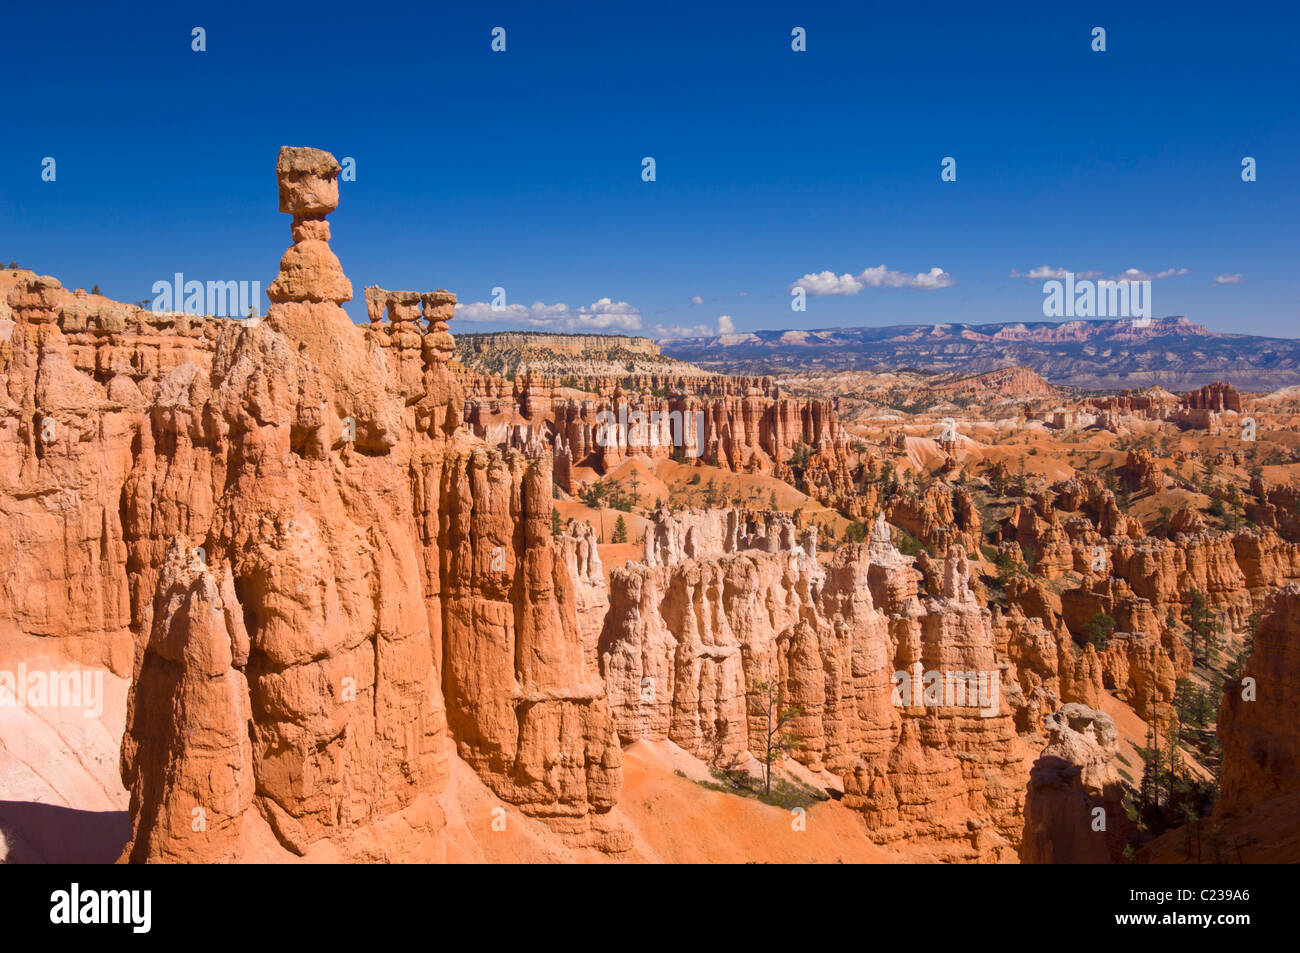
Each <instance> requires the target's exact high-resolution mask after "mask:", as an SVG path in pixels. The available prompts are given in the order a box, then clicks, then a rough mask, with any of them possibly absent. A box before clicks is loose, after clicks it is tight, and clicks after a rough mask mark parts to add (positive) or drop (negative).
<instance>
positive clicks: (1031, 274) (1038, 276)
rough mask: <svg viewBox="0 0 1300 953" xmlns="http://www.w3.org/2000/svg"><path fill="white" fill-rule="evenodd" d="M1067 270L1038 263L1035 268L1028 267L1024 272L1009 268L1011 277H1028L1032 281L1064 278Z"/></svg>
mask: <svg viewBox="0 0 1300 953" xmlns="http://www.w3.org/2000/svg"><path fill="white" fill-rule="evenodd" d="M1068 274H1069V272H1068V271H1067V270H1066V269H1064V268H1053V267H1051V266H1050V265H1039V266H1038V267H1037V268H1030V269H1029V270H1028V271H1026V272H1020V271H1017V270H1016V269H1015V268H1012V269H1011V274H1010V275H1009V276H1008V277H1011V278H1029V279H1030V280H1032V281H1043V280H1046V279H1048V278H1057V279H1062V280H1063V279H1064V278H1065V277H1066V275H1068Z"/></svg>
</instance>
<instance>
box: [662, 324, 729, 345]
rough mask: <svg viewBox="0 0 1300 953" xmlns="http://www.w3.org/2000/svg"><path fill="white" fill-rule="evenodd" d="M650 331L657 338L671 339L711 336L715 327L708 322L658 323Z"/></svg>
mask: <svg viewBox="0 0 1300 953" xmlns="http://www.w3.org/2000/svg"><path fill="white" fill-rule="evenodd" d="M650 333H651V334H652V335H653V336H654V338H655V339H656V340H660V341H671V340H675V339H677V338H711V337H713V336H714V330H713V328H711V327H709V326H708V325H707V324H695V325H692V326H690V327H683V326H682V325H680V324H656V325H655V326H654V327H653V328H651V329H650Z"/></svg>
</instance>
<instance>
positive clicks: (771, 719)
mask: <svg viewBox="0 0 1300 953" xmlns="http://www.w3.org/2000/svg"><path fill="white" fill-rule="evenodd" d="M754 688H755V690H756V691H757V693H758V699H759V704H760V705H761V706H762V713H763V715H764V717H765V718H766V719H767V729H766V734H765V735H764V739H763V750H762V751H761V752H760V757H761V760H762V762H763V793H764V794H771V793H772V765H773V764H775V763H776V762H777V761H780V760H781V759H782V758H784V757H785V756H786V755H787V754H789V753H790V752H791V751H793V750H795V749H796V748H798V747H799V740H798V739H797V738H796V737H795V736H794V734H792V733H791V732H790V731H789V727H790V725H791V723H792V722H793V721H794V720H795V719H796V718H798V717H799V715H800V714H802V709H800V708H797V707H796V708H787V707H785V690H784V689H782V688H781V686H780V685H779V684H778V683H777V682H776V681H774V680H771V679H767V680H764V681H761V682H759V683H758V684H757V685H755V686H754Z"/></svg>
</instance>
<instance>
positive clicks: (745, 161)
mask: <svg viewBox="0 0 1300 953" xmlns="http://www.w3.org/2000/svg"><path fill="white" fill-rule="evenodd" d="M465 6H466V7H469V6H470V5H465ZM473 6H474V9H469V10H467V11H466V12H455V11H449V10H442V9H438V8H437V7H435V6H433V5H430V6H428V7H425V8H422V9H402V8H401V7H398V6H392V7H388V6H385V5H383V4H380V3H365V4H356V3H348V4H331V3H328V2H325V3H316V4H312V5H308V6H301V5H293V6H285V5H272V4H266V3H262V4H258V5H250V6H247V7H243V6H238V5H232V4H226V3H222V4H197V5H186V4H177V5H175V6H174V7H173V6H159V7H157V8H156V9H152V10H151V9H150V8H149V7H148V6H147V5H141V6H139V7H137V8H135V9H134V10H131V11H129V12H127V11H124V10H119V9H116V8H115V5H108V4H97V5H93V6H87V7H85V8H84V9H78V8H77V7H76V6H75V5H73V6H69V5H54V4H39V5H38V4H22V5H18V6H14V7H13V8H12V9H10V10H7V11H6V34H7V37H8V39H7V42H6V50H5V55H4V56H3V57H0V88H3V89H4V90H5V92H6V96H5V107H6V108H5V109H3V110H0V141H3V143H4V144H5V148H4V149H3V150H0V259H3V260H4V262H8V261H9V260H10V259H16V260H17V261H18V263H19V264H21V265H23V266H26V267H31V268H34V269H36V270H37V271H39V272H42V273H48V274H53V275H55V276H56V277H58V278H59V279H60V280H62V281H63V282H64V284H65V285H67V286H69V287H77V286H81V287H87V288H88V287H90V286H91V285H92V284H96V283H97V284H98V285H99V286H100V288H101V290H102V291H103V292H104V293H105V294H108V295H110V296H112V297H115V298H118V299H121V300H126V301H134V300H138V299H143V298H151V297H152V293H151V288H152V285H153V283H154V282H155V281H158V280H160V279H170V278H171V276H172V274H173V273H174V272H176V271H182V272H184V273H185V275H186V277H187V278H197V279H199V280H250V281H260V282H261V283H262V288H263V289H265V287H266V286H267V285H268V284H269V283H270V281H271V280H272V279H273V278H274V277H275V273H276V269H277V264H278V261H279V257H280V255H281V254H282V253H283V252H284V250H285V248H286V247H287V246H288V243H289V218H288V216H285V215H282V214H280V213H278V212H277V211H276V189H275V177H274V166H275V156H276V152H277V150H278V149H279V147H280V146H281V145H312V146H318V147H320V148H324V149H328V150H330V151H331V152H333V153H334V154H335V155H336V156H338V157H340V158H342V157H344V156H351V157H353V158H354V159H355V160H356V173H357V177H356V181H355V182H344V183H342V184H341V193H342V195H341V203H340V207H339V209H338V210H337V211H336V212H335V213H334V214H333V215H331V217H330V221H331V223H332V227H333V236H334V237H333V242H332V244H333V247H334V250H335V252H336V253H337V254H338V256H339V258H340V260H341V261H342V263H343V267H344V270H345V271H346V272H347V274H348V276H349V277H350V278H351V279H352V283H353V286H354V289H355V291H356V292H357V295H358V297H359V295H360V290H361V287H362V286H363V285H366V284H379V285H382V286H384V287H388V288H408V289H414V290H421V291H423V290H430V289H433V288H436V287H446V288H450V289H451V290H453V291H456V292H457V293H458V294H459V296H460V300H461V302H462V304H463V305H465V306H466V307H464V308H462V311H461V314H460V315H459V316H458V320H457V322H456V323H454V324H453V331H456V330H459V331H468V330H471V329H474V330H497V329H500V328H502V327H506V326H515V327H554V328H556V329H558V330H579V329H584V328H590V329H593V330H609V331H629V332H634V333H648V334H652V335H655V336H662V335H664V334H665V333H671V332H672V330H673V329H675V328H681V329H701V330H703V329H707V330H709V331H710V332H711V331H714V330H716V329H717V328H718V327H719V320H720V318H721V317H722V316H724V315H725V316H727V318H729V321H724V322H723V325H724V329H725V328H726V327H733V328H734V329H736V330H749V329H757V328H786V327H832V326H852V325H879V324H891V323H911V322H935V321H940V322H948V321H968V322H985V321H1017V320H1042V319H1043V318H1042V301H1043V290H1042V280H1041V279H1038V280H1035V279H1029V278H1013V277H1010V275H1011V274H1012V273H1013V272H1016V273H1020V274H1027V273H1029V272H1030V271H1031V270H1032V269H1035V268H1040V267H1042V266H1047V267H1049V268H1052V269H1058V268H1064V269H1069V270H1071V271H1075V272H1091V271H1096V272H1098V273H1099V274H1100V276H1101V277H1110V276H1112V275H1118V274H1120V273H1122V272H1124V271H1125V270H1127V269H1130V268H1135V269H1138V270H1140V271H1144V272H1148V273H1151V274H1156V273H1159V272H1164V271H1174V272H1182V270H1183V269H1186V271H1185V273H1177V274H1174V275H1171V276H1169V277H1165V278H1157V279H1155V280H1154V286H1153V292H1152V296H1153V301H1154V313H1155V315H1156V316H1163V315H1169V314H1185V315H1187V316H1188V317H1190V318H1192V319H1193V320H1196V321H1199V322H1203V323H1205V324H1207V325H1208V326H1209V327H1210V328H1211V329H1212V330H1220V331H1249V332H1252V333H1260V334H1271V335H1277V336H1283V337H1297V336H1300V327H1298V324H1297V318H1298V317H1300V313H1298V312H1300V309H1298V308H1297V304H1296V302H1297V301H1298V300H1300V280H1298V279H1297V269H1296V267H1295V264H1296V259H1297V250H1298V249H1297V244H1298V243H1297V228H1296V222H1297V221H1298V220H1300V201H1298V198H1300V188H1298V187H1297V178H1296V176H1297V173H1296V169H1295V162H1296V160H1297V157H1300V123H1297V118H1296V116H1297V108H1296V107H1297V92H1300V82H1297V76H1296V69H1295V65H1294V64H1295V62H1296V57H1295V54H1294V50H1293V44H1294V42H1295V36H1296V27H1297V25H1300V14H1297V13H1296V12H1295V10H1294V4H1292V5H1290V6H1289V7H1288V5H1283V4H1278V5H1268V4H1233V5H1231V6H1225V5H1222V4H1217V5H1214V6H1213V7H1211V6H1210V5H1208V4H1196V3H1190V4H1170V5H1167V6H1161V7H1149V8H1147V11H1146V12H1139V11H1134V10H1132V9H1131V7H1132V5H1131V4H1125V5H1121V4H1116V5H1104V4H1083V5H1074V6H1068V7H1067V8H1064V9H1056V8H1055V7H1056V5H1052V6H1051V7H1049V6H1047V5H1042V4H1034V5H1024V6H1023V7H1017V6H1014V5H1000V6H1002V8H1001V9H1000V10H998V11H997V12H993V13H990V12H988V11H987V10H986V9H982V7H985V6H988V5H975V4H970V5H942V4H940V5H933V4H909V5H898V6H897V7H893V6H891V7H890V8H888V9H882V8H881V7H880V5H875V4H864V3H853V4H843V5H820V4H819V5H816V6H815V7H814V6H812V5H809V4H794V3H787V4H753V3H751V4H743V5H741V4H735V5H730V9H722V8H714V7H712V6H711V5H705V4H698V3H696V4H671V3H661V2H655V3H650V4H619V5H617V9H603V8H601V7H585V6H582V5H559V4H537V3H520V4H488V5H482V6H480V5H473ZM611 6H612V5H611ZM194 26H202V27H203V28H204V29H205V30H206V31H207V37H206V40H207V50H206V51H205V52H202V53H198V52H194V51H192V50H191V28H192V27H194ZM497 26H500V27H503V28H505V30H506V51H505V52H504V53H494V52H493V51H492V50H491V48H490V44H491V40H492V37H491V31H492V29H493V28H494V27H497ZM796 26H801V27H804V28H805V29H806V31H807V51H806V52H801V53H796V52H793V51H792V50H791V30H792V28H794V27H796ZM1095 26H1102V27H1104V28H1105V29H1106V31H1107V34H1106V44H1107V50H1106V52H1104V53H1095V52H1093V51H1092V49H1091V43H1092V37H1091V31H1092V28H1093V27H1095ZM46 156H50V157H54V158H55V160H56V162H57V178H56V180H55V181H54V182H43V181H42V180H41V163H42V159H43V158H44V157H46ZM645 156H653V157H654V158H655V161H656V176H657V178H656V181H654V182H644V181H642V178H641V170H642V158H643V157H645ZM945 156H951V157H954V158H955V159H956V160H957V181H956V182H942V181H941V179H940V171H941V170H940V163H941V160H942V158H943V157H945ZM1243 156H1253V157H1255V159H1256V161H1257V169H1258V180H1257V181H1255V182H1252V183H1244V182H1242V181H1241V160H1242V157H1243ZM882 265H883V266H884V270H883V271H880V270H876V271H868V269H879V266H882ZM936 268H937V269H940V272H941V274H942V276H944V277H942V278H940V279H939V280H938V281H934V280H929V281H927V280H925V279H920V280H918V279H915V278H914V277H913V276H916V275H923V276H928V275H930V274H931V273H932V269H936ZM826 271H830V272H832V273H833V275H834V276H835V277H836V280H835V282H834V284H835V285H836V286H837V287H838V288H839V290H842V291H845V290H852V289H853V287H854V286H855V285H861V288H860V290H858V291H857V292H856V293H853V294H823V295H816V296H813V297H810V298H809V299H808V310H807V311H806V312H805V313H802V314H796V313H792V312H791V309H790V293H789V288H790V286H791V285H792V284H794V283H796V282H798V281H799V280H800V279H801V278H803V276H805V275H809V274H820V273H822V272H826ZM864 273H865V275H864ZM844 275H848V276H851V280H849V281H843V280H841V279H840V277H839V276H844ZM1221 276H1223V277H1221ZM1232 276H1237V277H1235V278H1234V277H1232ZM1216 279H1219V283H1217V284H1216ZM924 284H931V285H933V284H939V285H946V286H944V287H931V288H921V287H911V286H912V285H924ZM498 286H500V287H503V288H505V290H506V302H507V303H508V304H509V305H511V306H515V308H514V309H513V310H512V311H511V312H509V313H508V316H509V317H510V318H511V319H512V320H511V322H510V323H509V324H507V323H506V322H503V321H501V320H487V321H482V322H474V321H470V320H468V318H471V317H476V316H477V317H486V318H489V319H493V318H497V317H498V316H499V315H500V313H499V312H497V313H494V312H491V311H490V310H489V309H487V308H485V307H481V308H478V309H475V308H473V307H471V306H472V305H473V304H474V303H475V302H487V301H489V300H490V299H491V296H492V289H493V288H494V287H498ZM827 287H829V285H827ZM605 299H608V302H607V303H605V304H601V302H602V301H604V300H605ZM535 304H540V305H542V307H534V305H535ZM561 306H563V307H561ZM347 307H348V310H349V312H350V313H351V314H352V315H353V317H354V319H357V320H360V319H362V318H363V316H364V307H363V306H362V305H361V303H360V301H358V300H354V301H353V302H352V303H350V304H349V305H348V306H347Z"/></svg>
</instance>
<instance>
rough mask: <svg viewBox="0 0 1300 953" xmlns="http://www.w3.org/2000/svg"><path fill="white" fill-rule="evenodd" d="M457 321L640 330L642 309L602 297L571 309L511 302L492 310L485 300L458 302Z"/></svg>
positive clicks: (560, 327)
mask: <svg viewBox="0 0 1300 953" xmlns="http://www.w3.org/2000/svg"><path fill="white" fill-rule="evenodd" d="M456 320H458V321H472V322H488V321H499V322H501V323H503V324H521V325H526V326H528V327H534V328H549V329H552V330H556V331H637V330H639V329H640V328H641V312H640V311H639V310H637V309H636V308H635V307H633V306H632V305H630V304H628V303H627V302H626V301H614V300H612V299H610V298H600V299H599V300H597V301H594V302H592V303H591V304H590V305H587V306H586V307H579V308H570V307H569V306H568V305H567V304H563V303H558V304H543V303H542V302H540V301H538V302H535V303H533V304H531V305H527V306H525V305H522V304H508V305H505V306H504V307H502V308H500V309H499V310H493V308H492V305H490V304H488V303H487V302H486V301H475V302H472V303H469V304H458V305H456Z"/></svg>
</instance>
